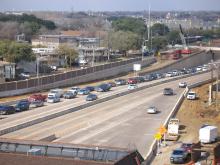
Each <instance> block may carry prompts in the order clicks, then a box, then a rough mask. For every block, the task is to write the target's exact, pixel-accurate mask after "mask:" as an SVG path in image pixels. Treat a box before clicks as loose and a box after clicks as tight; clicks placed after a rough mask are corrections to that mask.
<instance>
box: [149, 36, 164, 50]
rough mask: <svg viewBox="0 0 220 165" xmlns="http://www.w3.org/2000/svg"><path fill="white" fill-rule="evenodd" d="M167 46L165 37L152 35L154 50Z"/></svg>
mask: <svg viewBox="0 0 220 165" xmlns="http://www.w3.org/2000/svg"><path fill="white" fill-rule="evenodd" d="M166 46H167V39H166V37H163V36H158V37H154V38H153V39H152V47H153V48H155V49H156V50H160V49H162V48H164V47H166Z"/></svg>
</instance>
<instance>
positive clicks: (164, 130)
mask: <svg viewBox="0 0 220 165" xmlns="http://www.w3.org/2000/svg"><path fill="white" fill-rule="evenodd" d="M166 132H167V129H166V128H165V127H164V126H160V128H159V133H160V134H162V135H163V134H165V133H166Z"/></svg>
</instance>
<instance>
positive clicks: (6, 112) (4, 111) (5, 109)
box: [0, 105, 15, 115]
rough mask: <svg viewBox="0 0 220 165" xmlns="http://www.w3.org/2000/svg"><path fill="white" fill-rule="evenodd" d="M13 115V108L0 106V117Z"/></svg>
mask: <svg viewBox="0 0 220 165" xmlns="http://www.w3.org/2000/svg"><path fill="white" fill-rule="evenodd" d="M13 113H15V108H14V107H13V106H10V105H0V115H9V114H13Z"/></svg>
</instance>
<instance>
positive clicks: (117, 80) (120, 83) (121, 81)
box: [115, 79, 127, 85]
mask: <svg viewBox="0 0 220 165" xmlns="http://www.w3.org/2000/svg"><path fill="white" fill-rule="evenodd" d="M115 83H116V85H126V84H127V82H126V80H125V79H116V80H115Z"/></svg>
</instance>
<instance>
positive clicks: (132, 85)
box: [128, 84, 138, 90]
mask: <svg viewBox="0 0 220 165" xmlns="http://www.w3.org/2000/svg"><path fill="white" fill-rule="evenodd" d="M137 87H138V86H137V85H136V84H129V85H128V89H129V90H132V89H136V88H137Z"/></svg>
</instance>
